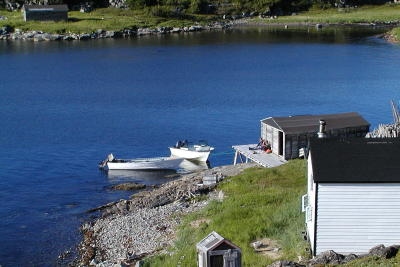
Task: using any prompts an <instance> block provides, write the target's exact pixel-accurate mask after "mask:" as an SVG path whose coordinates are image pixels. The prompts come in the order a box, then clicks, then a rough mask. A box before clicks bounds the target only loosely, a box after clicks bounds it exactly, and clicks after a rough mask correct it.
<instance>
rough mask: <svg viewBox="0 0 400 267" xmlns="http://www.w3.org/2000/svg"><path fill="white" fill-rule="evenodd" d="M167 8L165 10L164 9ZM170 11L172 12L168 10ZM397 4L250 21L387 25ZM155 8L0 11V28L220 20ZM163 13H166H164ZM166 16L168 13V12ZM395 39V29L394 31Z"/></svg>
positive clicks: (87, 29) (81, 28) (87, 28)
mask: <svg viewBox="0 0 400 267" xmlns="http://www.w3.org/2000/svg"><path fill="white" fill-rule="evenodd" d="M166 8H167V9H168V7H164V9H166ZM171 10H172V9H171ZM399 12H400V5H396V4H387V5H380V6H363V7H359V8H348V9H341V10H339V9H333V8H332V9H311V10H310V11H307V12H301V13H298V14H297V15H295V16H281V17H278V18H277V19H273V20H271V19H267V18H266V19H260V18H255V19H253V21H256V22H263V23H266V24H269V23H339V24H341V23H386V22H395V21H399V15H398V14H399ZM158 13H160V14H161V15H162V13H163V12H157V7H149V8H144V9H142V10H131V9H118V8H100V9H96V10H94V11H92V12H90V13H81V12H79V11H70V12H68V17H69V20H68V21H67V22H37V21H32V22H25V21H23V18H22V14H21V12H9V11H6V10H0V16H5V17H7V20H1V21H0V27H3V26H6V25H8V26H11V27H12V28H14V29H15V28H17V29H21V30H22V31H28V30H36V31H44V32H49V33H91V32H95V31H97V30H98V29H103V30H110V31H111V30H114V31H116V30H122V29H126V28H136V27H149V28H155V27H163V26H170V27H184V26H191V25H193V24H194V23H200V24H203V25H204V24H208V23H210V22H211V21H215V20H218V19H220V18H218V17H215V16H213V15H196V14H184V15H182V16H180V17H179V16H172V17H168V16H166V17H162V16H157V14H158ZM164 13H165V12H164ZM167 13H168V12H167ZM395 33H396V34H397V36H398V34H399V33H398V30H397V31H395Z"/></svg>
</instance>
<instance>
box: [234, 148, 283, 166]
mask: <svg viewBox="0 0 400 267" xmlns="http://www.w3.org/2000/svg"><path fill="white" fill-rule="evenodd" d="M256 146H257V144H250V145H235V146H232V148H233V149H234V150H235V158H234V160H233V165H236V164H237V163H238V159H239V160H240V163H245V162H246V163H247V162H249V160H251V161H253V162H255V163H257V164H259V165H261V166H263V167H269V168H271V167H277V166H280V165H282V164H285V163H286V162H287V161H286V160H284V159H283V158H282V157H280V156H278V155H276V154H274V153H269V154H268V153H266V152H265V151H263V150H261V149H254V150H253V149H250V148H253V147H256ZM243 156H244V157H245V159H243Z"/></svg>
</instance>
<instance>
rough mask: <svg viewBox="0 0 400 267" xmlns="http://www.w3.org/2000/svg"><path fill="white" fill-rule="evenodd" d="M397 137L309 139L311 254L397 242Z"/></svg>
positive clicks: (305, 206)
mask: <svg viewBox="0 0 400 267" xmlns="http://www.w3.org/2000/svg"><path fill="white" fill-rule="evenodd" d="M399 162H400V139H373V138H355V139H351V140H348V139H342V140H338V139H312V140H311V141H310V150H309V154H308V183H307V184H308V185H307V195H304V196H303V199H302V203H303V211H304V212H305V217H306V219H305V220H306V228H307V237H308V240H309V241H310V245H311V251H312V254H313V255H314V256H315V255H318V254H320V253H322V252H324V251H327V250H334V251H335V252H337V253H341V254H350V253H354V254H363V253H368V251H369V250H370V249H371V248H372V247H374V246H376V245H379V244H384V245H385V246H390V245H393V244H398V243H399V241H400V231H399V225H400V164H399Z"/></svg>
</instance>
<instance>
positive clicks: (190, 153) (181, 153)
mask: <svg viewBox="0 0 400 267" xmlns="http://www.w3.org/2000/svg"><path fill="white" fill-rule="evenodd" d="M169 150H170V151H171V157H179V158H184V159H187V160H191V161H200V162H206V161H207V160H208V156H209V155H210V153H211V151H213V150H214V148H213V147H212V146H209V145H208V144H207V142H206V141H204V140H202V141H199V143H198V144H191V143H189V142H188V141H186V140H184V141H178V142H177V143H176V145H175V146H174V147H170V148H169Z"/></svg>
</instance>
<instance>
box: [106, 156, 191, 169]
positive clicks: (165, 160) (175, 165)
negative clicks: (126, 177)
mask: <svg viewBox="0 0 400 267" xmlns="http://www.w3.org/2000/svg"><path fill="white" fill-rule="evenodd" d="M182 161H183V159H182V158H175V157H160V158H149V159H132V160H115V161H109V162H107V164H106V168H107V169H108V170H177V169H179V168H180V164H181V163H182Z"/></svg>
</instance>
